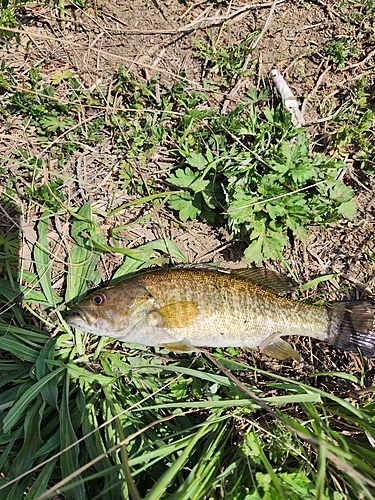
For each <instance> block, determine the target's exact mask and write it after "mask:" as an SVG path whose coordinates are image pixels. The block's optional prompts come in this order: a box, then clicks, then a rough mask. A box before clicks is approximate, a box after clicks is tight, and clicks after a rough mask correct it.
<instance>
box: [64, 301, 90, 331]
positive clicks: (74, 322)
mask: <svg viewBox="0 0 375 500" xmlns="http://www.w3.org/2000/svg"><path fill="white" fill-rule="evenodd" d="M71 310H72V311H73V312H74V313H76V314H74V315H73V316H69V317H68V318H66V322H67V323H68V325H70V326H75V327H78V328H81V327H82V326H88V325H91V323H92V318H90V316H89V315H88V314H87V313H86V312H85V311H83V310H82V309H80V308H79V307H78V306H73V307H72V308H71Z"/></svg>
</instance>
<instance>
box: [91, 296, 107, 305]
mask: <svg viewBox="0 0 375 500" xmlns="http://www.w3.org/2000/svg"><path fill="white" fill-rule="evenodd" d="M106 299H107V297H106V296H105V295H104V293H97V294H96V295H93V297H92V301H93V302H94V304H96V305H97V306H101V305H102V304H104V302H105V301H106Z"/></svg>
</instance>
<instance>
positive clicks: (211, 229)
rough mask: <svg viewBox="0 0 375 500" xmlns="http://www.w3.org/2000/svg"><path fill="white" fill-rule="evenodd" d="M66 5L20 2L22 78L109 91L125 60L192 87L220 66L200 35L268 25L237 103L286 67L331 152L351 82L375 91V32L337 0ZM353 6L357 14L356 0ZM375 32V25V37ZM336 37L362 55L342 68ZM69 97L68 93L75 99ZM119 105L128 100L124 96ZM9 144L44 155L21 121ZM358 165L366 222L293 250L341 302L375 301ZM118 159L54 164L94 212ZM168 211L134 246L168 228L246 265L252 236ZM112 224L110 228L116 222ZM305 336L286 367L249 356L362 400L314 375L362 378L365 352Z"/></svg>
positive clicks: (234, 37)
mask: <svg viewBox="0 0 375 500" xmlns="http://www.w3.org/2000/svg"><path fill="white" fill-rule="evenodd" d="M65 4H66V7H65V13H64V15H62V13H61V12H60V11H58V10H57V9H56V8H52V7H51V6H44V7H35V6H33V5H32V4H31V5H29V6H24V7H22V8H20V9H19V10H18V11H17V17H18V19H19V22H20V28H19V29H20V30H21V32H22V33H21V34H20V43H17V42H16V40H15V38H13V39H10V40H8V41H6V42H5V43H4V44H3V45H2V47H1V48H0V51H1V58H2V59H6V62H7V64H8V65H10V66H13V67H14V68H15V71H17V72H19V73H26V71H27V70H28V68H29V67H30V66H31V65H33V66H37V67H39V68H40V70H41V74H42V76H43V78H44V79H45V81H47V82H48V81H49V80H50V79H51V76H52V75H53V74H54V73H55V72H56V70H57V69H60V70H61V71H64V70H70V71H71V72H72V73H73V74H74V75H78V77H79V80H80V82H82V86H83V87H84V88H86V89H94V88H95V87H97V86H100V87H101V88H102V89H105V91H106V92H107V93H108V94H107V95H108V96H109V95H110V90H111V87H112V85H113V83H114V78H115V73H116V68H117V67H118V66H119V64H122V65H123V66H124V69H125V72H128V73H130V74H132V75H134V76H135V77H136V78H137V79H139V80H141V81H144V80H146V79H148V78H150V77H151V75H156V76H157V78H158V81H159V83H160V85H162V86H167V87H168V86H170V85H171V84H172V82H173V81H174V80H175V78H176V75H177V74H179V73H180V72H181V70H184V71H185V74H186V78H187V79H188V80H189V81H190V82H191V84H192V85H196V86H198V87H199V86H201V85H202V81H203V79H204V78H210V76H212V75H211V74H210V65H209V61H206V63H205V62H202V60H201V59H199V58H198V57H197V51H196V46H195V44H194V41H193V40H194V39H197V40H199V41H201V42H202V43H206V42H207V33H208V32H209V31H210V30H211V29H212V33H214V34H216V36H217V35H218V33H219V31H220V30H223V32H222V33H223V34H222V37H223V38H222V39H226V40H230V41H231V42H232V43H233V44H237V43H239V42H241V41H243V40H244V39H245V38H246V36H247V35H248V34H249V33H253V32H254V31H255V30H258V31H261V30H262V29H263V28H265V27H267V29H266V30H264V33H262V36H261V38H260V41H259V44H258V45H257V49H256V52H255V59H256V63H254V64H253V70H254V71H253V76H252V77H246V78H244V79H243V81H242V82H241V86H240V88H239V91H238V92H237V93H236V94H235V95H234V96H233V97H232V99H231V100H230V101H229V106H228V109H231V107H233V105H234V103H235V102H237V101H239V100H240V99H241V97H242V95H243V93H244V91H245V90H246V88H248V87H250V86H252V87H254V86H255V87H257V88H264V87H265V86H267V85H269V79H268V73H269V71H270V69H271V68H272V67H277V69H278V70H279V71H280V72H281V73H282V74H283V76H284V78H285V79H286V80H287V81H288V83H289V85H290V87H291V88H292V90H293V92H294V93H295V95H296V96H297V97H298V99H299V101H300V104H301V107H302V109H303V111H304V115H305V120H306V122H307V133H308V135H309V137H310V138H311V139H312V142H313V144H314V147H315V149H316V150H320V151H323V152H325V153H326V154H330V153H331V151H330V141H329V138H330V136H331V134H332V132H333V129H332V127H331V125H330V121H329V120H321V118H322V116H329V115H330V114H333V113H335V111H337V109H338V108H339V107H340V106H342V105H343V104H345V102H346V101H347V100H348V98H349V95H350V93H349V92H350V91H349V88H350V86H351V85H353V84H354V83H355V82H356V81H357V80H358V79H360V78H363V77H365V76H366V77H367V78H368V91H369V93H371V91H373V90H374V79H375V70H374V53H373V49H372V45H371V43H372V42H371V37H370V36H369V35H364V36H363V37H359V36H358V32H357V30H358V27H355V26H353V28H351V27H350V25H348V22H347V20H346V19H347V18H345V17H344V16H343V15H342V14H340V12H339V11H338V9H337V8H334V2H333V1H332V0H327V3H325V2H323V1H321V0H316V1H306V2H297V1H283V0H280V1H278V2H276V3H274V5H272V3H264V4H250V3H247V2H244V1H241V0H237V1H235V2H224V1H209V0H206V1H197V2H190V1H189V2H184V1H178V0H165V1H161V0H150V1H149V2H145V1H143V0H133V1H129V0H128V1H126V0H118V1H108V0H97V1H96V2H90V1H89V2H86V7H85V9H83V10H82V9H79V8H77V7H76V6H74V5H73V4H69V2H65ZM350 5H351V4H350ZM353 5H354V4H353ZM351 8H353V9H355V7H354V6H353V7H351ZM374 28H375V26H372V33H373V29H374ZM370 31H371V30H370ZM333 37H336V38H337V39H339V38H340V37H347V38H348V39H353V38H354V39H355V40H356V47H357V48H358V52H357V54H354V55H353V56H352V57H351V58H350V57H349V58H348V59H347V61H346V63H345V66H343V67H341V68H338V67H337V65H335V64H332V62H331V61H330V59H329V57H327V56H325V55H324V54H323V44H324V41H325V40H326V39H332V38H333ZM235 83H236V80H235V79H234V80H233V81H232V82H230V86H229V87H228V88H222V91H221V92H219V91H215V92H214V93H213V94H212V102H213V104H215V105H219V106H222V105H223V103H224V102H225V100H226V97H227V96H228V94H229V92H230V91H231V90H232V88H233V87H234V86H235ZM57 97H60V98H61V99H67V98H68V97H69V96H68V95H61V96H57ZM274 99H277V97H276V96H275V97H274ZM112 104H116V105H118V106H121V104H122V103H121V102H116V103H112ZM89 118H90V116H89V115H88V116H83V117H82V119H83V120H85V119H89ZM0 139H1V142H2V145H1V147H0V153H1V154H2V155H3V156H4V157H9V156H11V154H12V153H11V152H12V150H14V148H15V147H16V146H17V145H19V144H24V145H25V147H27V148H28V150H29V151H30V154H32V153H33V152H34V153H35V152H36V153H37V154H39V152H38V151H37V144H36V142H34V141H35V139H34V138H33V137H31V136H25V134H24V129H23V127H22V125H21V124H20V123H17V117H14V128H12V130H11V131H9V127H7V126H5V125H4V126H1V129H0ZM103 158H105V164H103V161H102V160H103ZM343 159H344V161H345V160H346V158H343ZM347 160H348V166H349V167H350V168H349V170H348V173H347V174H346V177H345V182H346V183H347V184H349V185H351V186H352V187H353V188H354V189H355V191H356V202H357V206H358V213H357V215H356V217H355V219H354V220H352V221H342V222H340V223H337V224H332V225H330V226H329V227H328V228H326V229H325V230H322V229H321V228H319V227H311V228H310V230H311V235H310V236H309V238H308V240H307V241H306V242H305V243H301V242H294V244H293V246H290V247H288V248H286V249H285V251H284V254H283V256H284V258H285V260H286V261H287V263H288V264H289V266H290V267H291V269H292V270H293V272H294V273H295V275H296V276H297V278H298V279H299V281H300V282H301V283H303V282H306V281H308V280H310V279H313V278H315V277H317V276H319V275H321V274H326V273H340V275H339V276H338V277H337V278H336V279H332V280H330V281H329V282H327V283H325V284H322V285H321V286H320V288H319V290H320V291H323V292H334V291H335V290H336V291H337V293H336V294H334V295H333V297H334V300H340V299H345V298H347V299H349V298H350V299H353V298H360V297H362V296H370V297H372V296H373V295H372V293H371V291H372V290H374V288H375V268H374V266H373V265H372V263H371V262H370V260H369V258H368V253H367V252H370V253H373V252H375V244H374V234H375V229H374V222H375V200H374V191H375V182H374V179H373V177H371V176H370V175H368V174H364V173H363V172H362V171H358V169H357V167H356V165H355V164H354V163H353V161H352V160H351V159H350V158H349V159H347ZM118 161H119V158H118V156H117V155H116V154H111V141H110V138H108V140H107V141H104V142H103V143H102V144H100V145H98V146H97V148H85V145H84V144H83V145H82V149H81V150H80V151H78V152H77V153H75V156H74V158H73V159H72V160H71V162H70V163H69V164H67V165H64V166H63V167H61V166H59V167H58V166H57V165H56V164H53V163H52V164H51V165H50V168H51V169H53V168H56V169H57V168H58V169H59V171H60V175H61V176H62V177H64V178H66V179H67V181H66V193H67V194H68V196H69V198H70V199H69V203H70V204H72V205H74V204H75V203H77V204H79V203H81V202H82V200H83V199H85V197H86V194H85V193H84V192H76V191H75V188H74V186H75V183H74V181H73V179H76V178H77V177H78V178H79V179H80V182H81V184H82V185H84V186H86V191H90V192H91V194H92V197H93V208H94V210H95V211H99V210H103V211H105V210H106V209H107V208H108V204H109V202H110V198H111V193H112V191H113V188H114V180H113V178H112V177H111V175H112V174H113V175H115V173H116V168H117V165H118ZM162 161H163V152H162V151H161V150H160V151H158V153H157V155H156V156H155V157H154V158H152V160H151V162H150V165H149V168H150V172H152V170H153V163H154V164H156V165H158V166H160V162H162ZM69 179H71V180H69ZM127 200H128V198H127V196H126V193H121V192H118V194H117V198H116V200H115V203H116V204H118V205H120V204H121V203H123V202H124V201H127ZM24 213H25V217H26V223H27V224H28V226H29V227H31V228H32V227H33V226H34V225H35V223H36V215H35V214H33V213H30V214H27V211H25V212H24ZM140 213H141V209H140V208H138V207H133V208H131V209H130V210H129V211H128V212H127V213H126V215H124V214H121V215H119V216H118V218H117V220H116V221H115V223H116V225H121V224H125V223H127V222H129V220H132V219H135V218H136V217H137V216H138V215H139V214H140ZM158 215H159V218H158V220H156V219H154V220H153V221H151V222H149V223H148V224H147V225H144V224H143V225H138V226H136V225H135V226H132V227H131V229H130V230H129V235H128V236H129V238H131V239H133V244H134V245H138V244H141V243H144V242H146V241H149V240H152V239H155V237H162V236H165V235H166V236H167V237H169V238H171V239H172V240H173V241H174V242H175V243H176V244H177V245H178V246H179V247H180V249H181V250H182V251H183V252H184V253H185V254H186V256H187V257H188V259H189V261H190V262H205V261H220V262H222V263H223V266H230V267H233V266H243V265H244V262H243V258H242V252H243V249H244V243H243V242H241V241H237V242H233V241H229V240H228V239H227V237H226V236H227V235H226V233H225V231H222V230H221V229H219V228H216V227H215V226H213V225H207V224H204V223H202V222H199V221H192V222H186V223H183V224H179V225H177V224H173V223H171V221H172V222H173V215H172V214H171V213H170V211H166V210H165V209H161V211H160V212H159V214H158ZM101 223H103V224H104V220H103V221H101ZM60 231H61V233H62V234H65V235H66V234H67V233H68V231H69V225H68V223H66V225H65V226H64V225H62V226H61V228H60ZM60 237H61V234H59V231H58V230H56V232H55V233H51V235H50V238H51V242H52V247H51V249H52V251H53V247H54V245H56V248H57V245H58V242H59V240H60V239H61V238H60ZM120 260H121V259H119V258H114V257H113V256H111V257H110V258H108V259H107V260H106V261H105V262H103V263H101V270H102V273H103V279H104V280H107V279H108V278H109V277H110V276H111V274H112V272H113V270H114V269H116V267H117V266H118V265H119V262H120ZM265 265H267V267H269V268H271V269H274V270H276V271H279V272H281V273H283V274H285V269H284V267H283V266H282V265H281V263H279V262H267V263H265ZM56 286H57V287H58V283H57V282H56ZM330 297H332V295H330ZM294 342H295V345H296V346H297V348H298V350H299V351H300V352H301V354H302V356H303V358H304V360H305V361H304V363H301V364H298V363H296V362H294V363H277V362H275V361H274V360H269V359H266V358H265V357H263V356H258V355H252V354H251V355H249V354H247V353H242V355H241V356H243V357H244V358H245V359H248V360H249V361H250V362H251V363H254V362H255V363H256V364H257V365H258V366H259V367H261V368H265V369H269V370H272V371H274V372H277V373H280V374H284V375H288V376H290V377H292V378H295V379H298V380H302V381H307V382H308V383H317V384H321V386H322V387H323V388H326V389H327V390H330V391H332V392H335V393H338V394H340V395H342V394H346V393H348V395H349V394H350V397H355V395H354V396H353V390H355V389H356V387H355V384H352V383H349V382H348V381H346V380H342V381H341V382H339V383H337V379H335V383H334V384H332V383H331V382H330V378H329V377H325V378H319V381H318V382H317V381H316V379H315V382H314V381H312V380H311V379H309V378H308V375H309V374H310V373H313V372H318V371H341V370H343V371H346V372H348V373H351V374H353V375H356V376H357V377H359V378H360V376H361V362H360V360H359V358H358V357H357V356H356V355H354V354H351V353H347V352H344V351H341V350H338V349H334V348H332V347H330V346H328V345H326V344H323V343H318V342H314V341H311V340H309V339H295V341H294ZM365 368H366V385H367V386H371V385H374V384H375V365H374V362H373V361H371V360H368V359H367V360H365ZM244 376H245V374H244Z"/></svg>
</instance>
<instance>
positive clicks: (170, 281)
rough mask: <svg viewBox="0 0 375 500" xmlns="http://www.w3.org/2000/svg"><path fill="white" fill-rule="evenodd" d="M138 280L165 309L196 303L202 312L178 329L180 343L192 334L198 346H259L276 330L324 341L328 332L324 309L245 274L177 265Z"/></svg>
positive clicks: (285, 333)
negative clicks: (283, 294) (284, 294)
mask: <svg viewBox="0 0 375 500" xmlns="http://www.w3.org/2000/svg"><path fill="white" fill-rule="evenodd" d="M139 282H140V283H144V285H145V287H146V288H147V289H148V290H149V291H150V293H151V294H152V296H153V297H155V298H156V299H157V302H158V303H159V304H160V306H161V307H163V306H165V305H167V304H169V303H173V302H174V303H178V302H180V301H181V300H186V301H189V302H195V303H197V304H198V307H199V313H200V314H199V316H197V317H196V318H195V320H194V321H193V322H192V323H190V324H188V325H186V326H184V327H183V328H180V329H175V334H176V335H178V337H177V339H178V341H182V340H183V339H184V338H185V337H188V338H189V339H191V340H190V343H191V344H192V345H196V346H199V345H200V346H207V347H211V346H212V343H215V347H226V346H228V345H230V346H232V347H249V348H252V347H253V348H255V347H257V346H258V345H259V344H260V343H261V342H262V341H263V340H264V336H265V334H266V335H272V334H274V333H275V332H277V331H280V332H283V334H284V335H309V336H313V337H316V338H320V339H322V340H323V339H325V338H326V336H327V332H328V314H327V310H326V308H324V307H314V306H309V305H306V304H302V303H300V302H296V301H293V300H290V299H287V298H284V297H278V296H276V295H275V294H274V293H272V292H271V291H269V290H267V289H265V288H264V287H262V286H259V285H257V284H254V283H252V282H251V281H249V280H248V279H246V278H243V277H241V276H236V275H230V274H225V273H219V272H217V273H216V272H212V271H205V270H197V272H196V273H195V274H194V275H192V274H191V273H190V272H189V270H188V269H187V270H184V269H177V270H175V271H174V272H168V271H165V272H164V273H159V274H158V275H155V276H152V275H151V273H150V274H148V273H147V274H144V275H143V276H140V277H139ZM192 282H193V283H194V285H193V284H192ZM172 329H173V328H172Z"/></svg>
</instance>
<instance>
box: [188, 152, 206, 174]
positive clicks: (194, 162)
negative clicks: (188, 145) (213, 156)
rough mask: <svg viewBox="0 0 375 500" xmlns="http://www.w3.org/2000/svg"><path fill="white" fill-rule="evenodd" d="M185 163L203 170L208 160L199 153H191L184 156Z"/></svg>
mask: <svg viewBox="0 0 375 500" xmlns="http://www.w3.org/2000/svg"><path fill="white" fill-rule="evenodd" d="M186 163H188V164H189V165H190V166H191V167H195V168H197V169H198V170H203V169H204V168H205V167H206V166H207V163H208V162H207V160H206V158H205V157H204V156H203V155H202V154H201V153H191V155H190V156H188V157H187V158H186Z"/></svg>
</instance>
